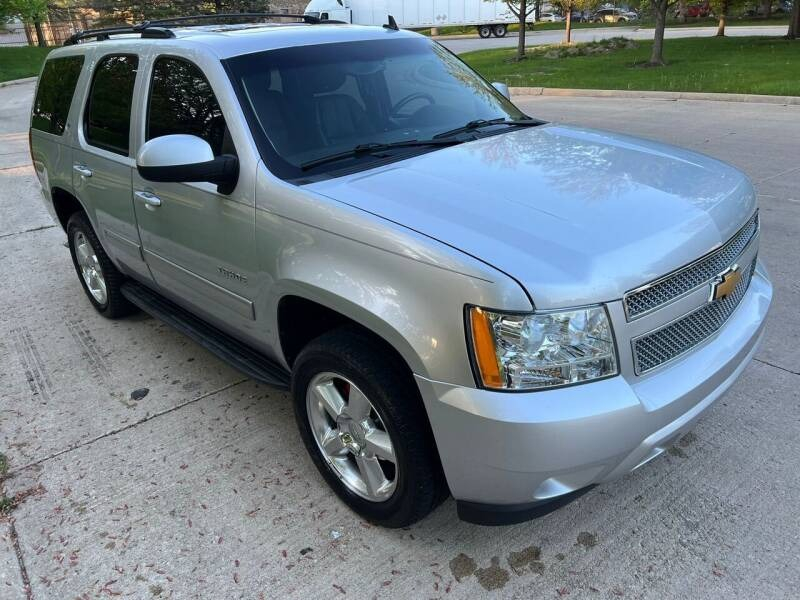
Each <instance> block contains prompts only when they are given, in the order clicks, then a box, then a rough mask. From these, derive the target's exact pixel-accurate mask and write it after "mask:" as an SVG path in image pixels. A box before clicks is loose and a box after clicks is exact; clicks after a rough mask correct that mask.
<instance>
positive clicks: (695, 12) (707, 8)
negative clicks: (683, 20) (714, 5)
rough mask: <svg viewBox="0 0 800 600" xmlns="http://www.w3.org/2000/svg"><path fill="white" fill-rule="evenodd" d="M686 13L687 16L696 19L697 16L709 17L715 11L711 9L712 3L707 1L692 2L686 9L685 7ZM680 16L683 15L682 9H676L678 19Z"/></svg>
mask: <svg viewBox="0 0 800 600" xmlns="http://www.w3.org/2000/svg"><path fill="white" fill-rule="evenodd" d="M684 14H685V16H687V17H689V18H692V19H696V18H706V17H709V16H711V15H712V14H713V13H712V10H711V5H710V4H709V3H708V2H706V3H705V4H690V5H688V6H687V7H686V9H685V12H684ZM680 16H681V11H680V9H676V10H675V18H676V19H677V18H679V17H680Z"/></svg>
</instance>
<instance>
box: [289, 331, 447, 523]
mask: <svg viewBox="0 0 800 600" xmlns="http://www.w3.org/2000/svg"><path fill="white" fill-rule="evenodd" d="M292 396H293V400H294V409H295V417H296V420H297V425H298V427H299V429H300V434H301V436H302V438H303V442H304V443H305V445H306V448H307V450H308V452H309V453H310V454H311V458H312V460H313V461H314V464H315V465H316V467H317V469H318V470H319V472H320V473H321V474H322V476H323V477H324V478H325V480H326V481H327V483H328V484H329V485H330V486H331V488H333V490H334V491H335V492H336V494H337V495H338V496H339V497H340V498H341V499H342V500H344V502H345V503H346V504H347V505H348V506H350V508H352V509H353V510H354V511H355V512H357V513H359V514H360V515H361V516H363V517H364V518H366V519H367V520H369V521H372V522H374V523H377V524H380V525H383V526H386V527H405V526H406V525H410V524H411V523H414V522H415V521H418V520H419V519H421V518H423V517H424V516H425V515H427V514H428V513H429V512H430V511H431V510H433V509H434V508H435V507H436V505H437V504H438V503H439V501H440V500H441V499H442V497H443V493H442V490H443V485H442V477H441V467H439V462H438V457H437V452H436V448H435V444H434V442H433V438H432V435H431V432H430V428H429V427H428V420H427V415H426V413H425V410H424V407H423V406H422V401H421V399H420V397H419V391H418V389H417V386H416V384H415V383H414V380H413V379H412V378H411V376H410V375H409V374H408V373H406V372H404V371H403V369H402V368H401V367H400V365H398V364H397V360H392V359H391V358H389V357H388V356H387V352H386V349H385V348H383V347H382V346H381V345H380V344H379V343H377V342H376V341H375V340H373V339H372V338H371V337H369V336H367V335H365V334H362V333H360V332H358V331H355V330H349V329H341V330H336V331H333V332H331V333H328V334H325V335H323V336H322V337H320V338H318V339H317V340H315V341H313V342H311V343H310V344H309V345H308V346H307V347H306V348H304V349H303V351H302V352H301V353H300V355H299V356H298V357H297V360H296V361H295V364H294V369H293V373H292Z"/></svg>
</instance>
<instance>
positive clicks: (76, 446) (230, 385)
mask: <svg viewBox="0 0 800 600" xmlns="http://www.w3.org/2000/svg"><path fill="white" fill-rule="evenodd" d="M246 381H250V378H248V377H244V378H242V379H239V380H237V381H234V382H231V383H228V384H226V385H223V386H222V387H219V388H217V389H215V390H211V391H210V392H206V393H205V394H201V395H200V396H198V397H197V398H192V399H191V400H187V401H186V402H181V403H180V404H176V405H175V406H171V407H170V408H165V409H164V410H161V411H158V412H155V413H153V414H152V415H147V416H145V417H142V418H141V419H139V420H138V421H134V422H133V423H129V424H128V425H125V426H124V427H117V428H116V429H112V430H110V431H107V432H105V433H103V434H100V435H98V436H95V437H93V438H92V439H89V440H85V441H83V442H78V443H75V444H72V445H70V446H68V447H67V448H64V449H63V450H59V451H58V452H53V453H52V454H50V455H48V456H45V457H43V458H40V459H38V460H35V461H33V462H30V463H28V464H26V465H23V466H21V467H19V468H17V469H14V470H13V471H9V472H8V474H7V476H6V478H7V479H9V478H11V477H14V476H15V475H16V474H17V473H20V472H22V471H25V470H27V469H30V468H32V467H35V466H37V465H41V464H42V463H45V462H47V461H50V460H53V459H54V458H58V457H59V456H62V455H64V454H67V453H69V452H72V451H73V450H77V449H79V448H83V447H85V446H90V445H92V444H94V443H95V442H99V441H100V440H102V439H105V438H107V437H110V436H112V435H117V434H118V433H122V432H123V431H127V430H128V429H133V428H134V427H136V426H137V425H141V424H142V423H147V422H148V421H152V420H153V419H155V418H157V417H161V416H163V415H167V414H169V413H172V412H175V411H176V410H179V409H181V408H183V407H184V406H189V405H190V404H194V403H195V402H199V401H200V400H204V399H205V398H209V397H210V396H213V395H215V394H219V393H220V392H224V391H225V390H229V389H231V388H233V387H236V386H237V385H241V384H242V383H245V382H246Z"/></svg>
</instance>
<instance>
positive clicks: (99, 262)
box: [67, 212, 136, 319]
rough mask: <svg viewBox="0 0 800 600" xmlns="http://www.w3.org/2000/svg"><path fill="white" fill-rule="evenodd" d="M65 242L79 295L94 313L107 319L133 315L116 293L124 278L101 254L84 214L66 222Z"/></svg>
mask: <svg viewBox="0 0 800 600" xmlns="http://www.w3.org/2000/svg"><path fill="white" fill-rule="evenodd" d="M67 241H68V244H69V252H70V254H71V255H72V263H73V264H74V265H75V272H76V273H77V274H78V278H79V279H80V281H81V285H82V286H83V291H84V292H86V295H87V296H88V297H89V301H90V302H91V303H92V306H94V307H95V309H96V310H97V312H99V313H100V314H102V315H103V316H105V317H108V318H110V319H114V318H117V317H122V316H125V315H128V314H130V313H132V312H135V311H136V307H134V306H133V305H132V304H131V303H130V302H128V301H127V300H126V299H125V297H124V296H123V295H122V292H121V291H120V286H121V285H122V283H123V281H124V280H125V277H124V276H123V275H122V273H120V272H119V271H118V270H117V268H116V267H115V266H114V263H112V262H111V259H110V258H109V257H108V255H107V254H106V253H105V250H103V247H102V246H101V245H100V240H98V239H97V235H96V234H95V232H94V229H92V225H91V224H90V223H89V219H88V218H87V217H86V215H85V214H84V213H82V212H76V213H75V214H73V215H72V216H71V217H70V218H69V221H67Z"/></svg>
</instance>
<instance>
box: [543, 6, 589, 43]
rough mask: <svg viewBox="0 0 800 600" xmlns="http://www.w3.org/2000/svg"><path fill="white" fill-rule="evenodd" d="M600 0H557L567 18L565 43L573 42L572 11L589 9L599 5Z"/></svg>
mask: <svg viewBox="0 0 800 600" xmlns="http://www.w3.org/2000/svg"><path fill="white" fill-rule="evenodd" d="M598 2H599V0H555V2H554V4H555V5H557V6H558V7H560V8H561V12H562V13H563V15H564V17H565V20H566V29H565V30H564V43H565V44H570V43H572V11H573V10H580V11H584V10H589V9H591V8H594V7H595V6H597V4H598Z"/></svg>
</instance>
